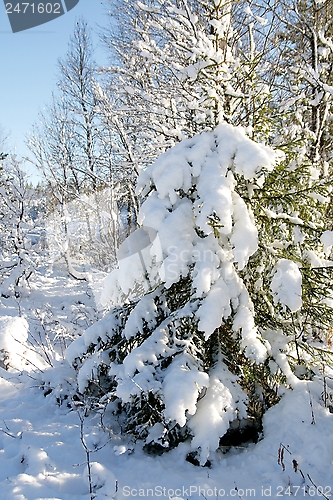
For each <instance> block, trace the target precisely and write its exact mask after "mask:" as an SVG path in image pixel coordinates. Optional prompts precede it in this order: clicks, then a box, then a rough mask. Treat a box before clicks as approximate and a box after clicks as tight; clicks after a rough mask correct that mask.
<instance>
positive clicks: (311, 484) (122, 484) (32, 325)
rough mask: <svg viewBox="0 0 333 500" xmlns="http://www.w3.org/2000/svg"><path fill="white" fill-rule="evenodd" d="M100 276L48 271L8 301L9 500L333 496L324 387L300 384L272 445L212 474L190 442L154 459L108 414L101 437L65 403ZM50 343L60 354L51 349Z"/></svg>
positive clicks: (1, 376) (2, 478)
mask: <svg viewBox="0 0 333 500" xmlns="http://www.w3.org/2000/svg"><path fill="white" fill-rule="evenodd" d="M99 278H100V277H99V276H95V277H94V283H95V284H94V286H92V284H91V282H90V283H89V284H87V283H85V282H79V281H75V280H73V279H71V278H67V277H65V275H64V273H63V270H61V269H58V272H57V270H56V271H55V272H52V273H51V272H49V273H47V272H46V270H44V272H41V271H40V272H39V273H38V274H37V275H36V276H35V277H34V278H33V280H32V282H31V284H30V286H31V290H30V295H29V296H27V297H25V298H22V299H20V301H19V302H18V301H17V300H14V299H11V298H10V299H2V302H1V305H0V319H1V321H0V329H1V332H0V335H1V337H0V338H1V345H0V349H1V348H2V349H5V348H6V345H7V346H8V342H9V343H10V342H11V340H10V339H12V338H13V335H14V336H16V337H18V338H17V339H16V340H12V345H13V346H14V345H17V347H19V349H17V350H16V351H15V352H16V353H17V357H16V358H15V356H14V359H13V360H9V361H8V360H7V361H8V362H9V363H12V365H13V367H12V368H10V369H9V370H8V371H6V370H4V369H3V368H0V429H1V432H0V499H1V500H42V499H43V500H45V499H48V500H51V499H52V500H55V499H59V500H67V499H68V500H69V499H70V500H81V499H82V500H84V499H91V498H98V499H102V498H112V497H114V498H116V499H124V498H132V497H143V498H146V497H148V498H174V497H180V498H183V499H190V498H193V499H199V498H205V499H209V498H214V499H217V498H221V497H234V498H247V497H253V498H260V497H274V498H275V497H276V498H277V497H288V496H289V497H290V496H296V497H297V498H305V497H312V498H325V497H326V498H331V497H333V414H331V413H330V411H329V408H325V407H324V403H323V397H322V396H323V395H322V392H323V390H324V388H323V386H322V383H321V382H319V381H316V380H314V381H312V382H307V381H299V383H298V384H297V385H296V387H295V388H294V390H293V391H290V392H287V393H286V394H285V395H284V396H283V398H282V400H281V402H280V403H279V404H278V405H277V406H276V407H274V408H271V409H270V410H269V411H268V412H267V414H266V416H265V418H264V439H262V440H261V441H259V442H258V443H257V444H249V445H247V446H245V445H244V446H242V447H235V448H232V449H229V450H227V449H223V450H222V449H221V450H218V451H217V452H216V453H214V454H213V456H212V460H211V465H210V467H198V466H195V465H192V464H191V463H189V462H187V461H186V460H185V458H186V455H187V453H188V452H189V451H190V447H189V445H188V444H186V443H183V444H181V445H179V446H178V448H176V449H174V450H172V451H171V452H169V453H166V454H164V455H161V456H153V455H148V454H147V453H145V452H143V451H142V449H141V447H140V443H135V442H134V441H133V440H131V439H130V438H129V437H128V436H121V434H120V428H119V424H118V423H117V422H116V421H114V420H112V419H111V418H109V416H108V415H107V414H106V415H105V416H104V419H103V423H104V425H105V426H106V427H107V428H108V429H109V432H107V431H106V430H105V431H102V430H101V427H100V416H99V415H96V414H92V413H91V414H89V415H88V416H87V417H86V418H84V419H83V418H82V412H83V410H82V408H81V407H80V406H77V407H76V406H75V401H74V402H73V401H70V399H69V400H67V399H66V400H65V401H63V403H62V404H61V405H59V404H57V399H58V402H59V401H60V399H61V398H62V395H63V394H65V393H66V391H65V388H63V389H64V391H65V392H63V393H62V387H61V384H62V382H63V381H64V380H66V381H67V382H66V383H67V384H68V387H67V388H66V389H67V390H69V391H70V390H71V388H70V384H71V380H74V378H72V375H73V374H72V371H71V370H72V369H71V368H70V367H69V366H68V365H66V362H65V361H64V360H63V359H62V352H63V349H64V347H65V345H66V344H68V343H69V342H70V341H71V339H73V338H75V337H76V336H78V335H80V334H81V333H82V332H83V330H84V329H85V328H87V326H89V325H90V324H91V323H92V322H94V321H96V320H97V318H98V316H99V313H98V311H97V309H98V308H97V307H96V305H95V295H94V291H96V290H98V288H99V286H98V283H99ZM92 280H93V278H92ZM97 295H98V294H97ZM18 317H23V318H25V320H26V322H27V323H26V322H25V321H24V320H20V319H18ZM27 326H28V332H27ZM13 332H16V333H17V335H16V334H15V333H13ZM27 333H28V335H29V337H28V343H27V342H26V341H25V338H26V335H27ZM47 338H49V339H50V341H52V343H54V342H55V345H56V352H52V350H51V352H50V350H49V349H48V347H49V346H48V345H47ZM29 341H30V342H31V343H30V344H29ZM5 342H7V344H5ZM27 346H28V347H29V349H28V350H27ZM30 348H31V349H33V350H35V351H37V354H33V351H31V350H30ZM47 354H48V356H49V359H48V358H47ZM27 360H30V361H27ZM7 361H5V362H6V363H7ZM32 363H33V364H32ZM20 364H21V366H22V367H23V368H24V370H25V371H24V372H23V373H20V371H19V370H18V368H19V366H20ZM51 364H52V365H53V367H52V366H51ZM43 382H44V384H43ZM53 388H55V390H53V391H51V389H53ZM327 406H328V404H327ZM82 422H83V423H82ZM85 448H86V449H85ZM279 450H280V452H279ZM87 452H88V455H89V460H90V466H91V474H92V486H93V492H92V493H91V492H90V491H89V481H88V474H87ZM279 456H280V460H278V457H279ZM278 462H280V463H278ZM95 494H96V497H94V495H95Z"/></svg>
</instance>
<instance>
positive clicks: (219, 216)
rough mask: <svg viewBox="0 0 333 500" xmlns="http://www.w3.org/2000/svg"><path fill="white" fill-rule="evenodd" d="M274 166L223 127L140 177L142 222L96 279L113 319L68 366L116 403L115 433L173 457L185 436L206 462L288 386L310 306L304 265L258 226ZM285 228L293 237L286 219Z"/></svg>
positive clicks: (88, 388)
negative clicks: (298, 330) (297, 319)
mask: <svg viewBox="0 0 333 500" xmlns="http://www.w3.org/2000/svg"><path fill="white" fill-rule="evenodd" d="M278 161H280V164H279V163H278ZM283 161H285V160H284V156H283V155H282V154H277V153H276V152H274V151H273V150H272V149H270V148H268V147H265V146H262V145H259V144H256V143H254V142H253V141H251V140H250V139H249V138H248V137H247V136H246V134H245V132H244V131H243V129H241V128H235V127H233V126H230V125H227V124H222V125H220V126H219V127H217V129H216V130H215V131H213V132H205V133H203V134H201V135H198V136H196V137H194V138H193V139H188V140H185V141H183V142H182V143H180V144H178V145H177V146H175V147H174V148H172V149H171V150H169V151H168V152H167V153H165V154H164V155H162V156H161V157H160V158H159V159H158V160H157V161H156V162H155V163H154V164H153V165H152V166H150V167H148V168H147V170H145V171H144V172H143V173H142V174H141V176H140V178H139V181H138V192H139V193H141V194H142V195H143V196H146V199H145V201H144V203H143V205H142V207H141V210H140V214H139V221H140V224H141V227H140V228H139V229H138V230H137V231H136V232H135V233H133V234H132V235H131V236H130V237H129V238H128V239H127V240H126V241H125V242H124V243H123V244H122V246H121V247H120V249H119V268H118V269H116V270H115V271H114V272H112V273H111V274H110V275H109V276H108V278H107V279H106V283H105V290H104V301H105V302H106V303H109V305H110V312H109V313H108V315H106V316H105V317H104V318H103V319H102V320H101V321H99V322H98V323H97V324H95V325H93V326H92V327H90V328H89V329H88V330H87V331H86V332H85V334H84V335H83V336H82V337H81V338H79V339H77V340H76V341H74V342H73V344H72V345H71V346H70V347H69V348H68V350H67V359H68V360H69V361H70V362H71V363H72V364H73V365H74V367H75V368H76V370H77V373H78V375H77V380H78V389H79V391H80V392H81V393H82V394H85V396H86V397H87V398H88V399H90V400H92V401H95V402H98V403H99V404H100V405H104V406H106V405H107V404H108V403H112V405H113V406H112V408H113V409H114V411H117V412H120V413H121V414H122V415H124V416H125V418H124V420H123V421H122V425H123V429H124V430H125V431H127V432H130V433H132V434H134V435H135V436H137V437H139V438H142V439H144V440H145V443H146V444H147V445H150V444H152V446H155V445H156V446H159V447H160V448H161V449H169V448H170V447H173V446H176V445H177V444H178V443H179V442H180V441H182V440H184V439H188V438H189V439H191V445H192V447H193V449H194V450H199V460H200V463H201V464H204V463H205V462H206V460H207V459H208V457H209V455H210V453H211V451H213V450H216V449H217V448H218V447H219V445H220V443H221V438H222V437H223V436H225V435H226V434H227V433H228V432H229V429H230V428H235V427H237V426H239V428H242V422H249V421H252V422H253V423H254V424H255V425H256V426H257V428H260V424H261V418H262V414H263V411H265V410H266V409H267V408H269V407H270V406H271V405H273V404H275V403H276V402H277V401H278V400H279V396H280V395H279V392H278V390H279V386H280V385H281V384H282V383H284V382H285V383H286V384H287V386H292V385H293V383H294V382H296V375H295V373H293V371H292V367H293V366H292V365H293V363H291V364H290V363H289V361H290V359H291V361H293V358H290V357H288V356H289V354H290V351H291V350H292V349H294V347H295V344H296V342H295V337H293V336H291V335H290V330H291V328H292V325H293V320H294V318H293V317H292V316H290V315H292V314H299V315H301V314H302V310H303V309H302V308H304V304H306V305H307V302H306V300H305V301H304V297H301V294H302V293H303V285H304V283H303V281H304V278H303V275H302V274H301V272H302V261H301V260H298V258H297V257H298V254H297V253H296V254H295V255H294V254H293V253H292V252H290V253H289V254H287V255H286V254H285V253H284V252H283V250H284V248H285V246H284V245H283V244H281V245H280V246H278V245H277V243H276V242H275V247H276V248H279V249H280V250H279V251H273V250H272V248H273V246H272V245H270V241H269V230H268V227H267V224H263V225H260V220H261V217H262V209H263V208H265V205H264V203H265V196H266V197H267V192H266V191H265V182H267V180H268V179H270V182H269V188H271V183H272V179H271V176H273V177H274V172H275V169H277V170H279V169H281V168H282V167H281V166H280V165H281V162H282V163H283ZM275 179H276V178H275ZM276 182H277V181H276ZM257 192H259V193H262V195H260V194H259V195H256V193H257ZM268 193H269V190H268ZM267 211H268V212H267V213H269V209H267ZM270 216H271V217H273V215H272V214H270ZM276 218H277V219H278V222H280V221H281V220H282V221H283V224H285V220H286V219H287V220H288V221H289V219H288V216H286V215H285V216H284V217H278V216H277V217H276ZM291 222H292V223H293V226H292V229H295V223H297V218H296V216H295V217H293V218H292V221H291ZM284 227H285V226H282V228H281V227H280V226H278V230H276V229H275V228H274V231H277V232H278V231H280V233H279V234H281V233H282V232H283V230H284ZM272 237H273V238H274V237H275V234H274V233H273V235H272ZM267 311H268V312H267ZM258 312H259V313H260V315H258ZM311 314H312V315H313V312H311ZM311 314H310V315H311ZM284 325H285V326H286V332H284V331H283V326H284ZM285 333H286V335H285ZM297 340H298V339H297ZM290 346H292V347H290ZM110 408H111V406H110Z"/></svg>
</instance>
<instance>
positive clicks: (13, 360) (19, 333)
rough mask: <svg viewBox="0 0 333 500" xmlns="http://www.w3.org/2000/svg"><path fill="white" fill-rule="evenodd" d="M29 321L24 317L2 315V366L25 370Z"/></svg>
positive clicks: (0, 338) (0, 362)
mask: <svg viewBox="0 0 333 500" xmlns="http://www.w3.org/2000/svg"><path fill="white" fill-rule="evenodd" d="M27 339H28V323H27V321H26V320H25V319H24V318H20V317H12V316H3V317H0V366H1V368H4V369H6V370H9V369H15V370H23V369H25V368H26V366H27V364H28V361H27V350H28V346H27V343H26V342H27Z"/></svg>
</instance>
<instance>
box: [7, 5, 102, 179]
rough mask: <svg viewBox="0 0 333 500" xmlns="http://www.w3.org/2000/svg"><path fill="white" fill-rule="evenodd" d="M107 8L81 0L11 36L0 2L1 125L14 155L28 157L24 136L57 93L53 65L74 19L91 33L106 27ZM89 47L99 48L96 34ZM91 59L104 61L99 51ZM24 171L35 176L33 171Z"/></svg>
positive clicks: (64, 53) (63, 53)
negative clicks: (55, 16) (51, 18)
mask: <svg viewBox="0 0 333 500" xmlns="http://www.w3.org/2000/svg"><path fill="white" fill-rule="evenodd" d="M36 1H37V0H36ZM12 3H13V5H14V4H15V3H16V2H15V0H14V1H13V2H12ZM108 5H109V2H107V1H106V0H103V1H101V0H80V1H79V4H78V5H77V6H76V7H74V8H73V9H72V10H71V11H70V12H68V13H66V14H65V15H63V16H60V17H59V18H58V19H55V20H54V21H51V22H49V23H47V24H44V25H42V26H39V27H37V28H32V29H30V30H27V31H23V32H20V33H15V34H13V33H12V32H11V28H10V24H9V20H8V17H7V14H6V9H5V5H4V2H3V1H2V0H0V126H2V127H4V128H5V130H6V132H9V133H10V140H9V145H10V147H11V150H15V152H17V154H18V155H19V156H25V155H27V154H28V150H27V148H26V146H25V136H26V135H27V134H28V133H29V131H30V130H31V126H32V125H33V123H36V122H37V121H38V112H39V111H40V110H42V109H43V107H44V106H45V105H46V104H48V103H49V102H50V98H51V93H52V91H53V90H55V88H56V81H57V76H58V68H57V61H58V59H59V57H64V56H65V55H66V52H67V46H68V42H69V38H70V36H71V34H72V32H73V29H74V25H75V21H76V19H77V18H78V17H81V16H83V17H84V18H85V19H86V20H87V21H88V23H89V25H90V26H91V28H92V29H93V30H95V32H96V31H97V28H98V26H101V25H105V24H106V23H107V15H106V10H107V6H108ZM94 42H95V46H96V45H98V44H99V41H98V36H97V34H96V35H95V36H94ZM96 59H97V61H98V62H101V63H103V62H104V63H105V62H106V53H105V51H104V49H102V48H101V47H100V48H99V49H97V52H96ZM25 168H26V170H28V167H25ZM29 169H30V170H29V171H30V172H31V174H32V175H33V176H34V177H35V172H34V171H33V170H31V168H30V167H29Z"/></svg>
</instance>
